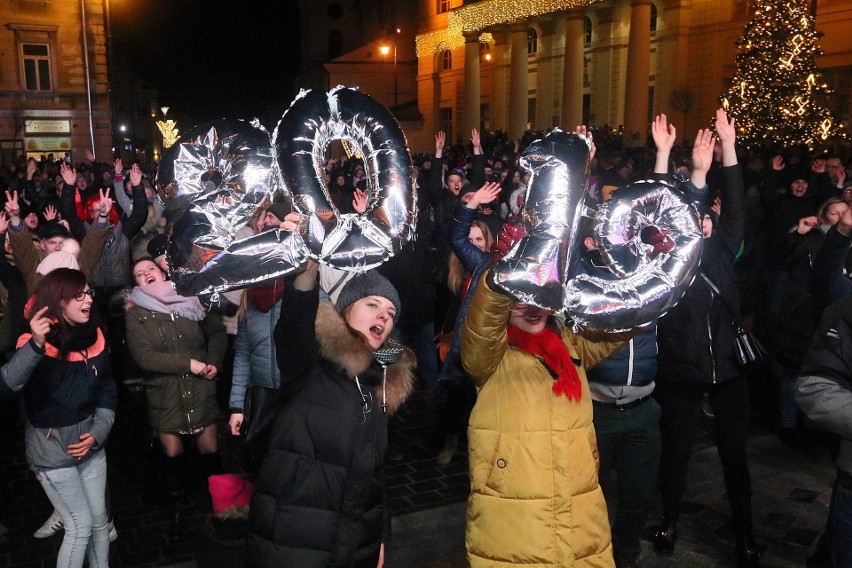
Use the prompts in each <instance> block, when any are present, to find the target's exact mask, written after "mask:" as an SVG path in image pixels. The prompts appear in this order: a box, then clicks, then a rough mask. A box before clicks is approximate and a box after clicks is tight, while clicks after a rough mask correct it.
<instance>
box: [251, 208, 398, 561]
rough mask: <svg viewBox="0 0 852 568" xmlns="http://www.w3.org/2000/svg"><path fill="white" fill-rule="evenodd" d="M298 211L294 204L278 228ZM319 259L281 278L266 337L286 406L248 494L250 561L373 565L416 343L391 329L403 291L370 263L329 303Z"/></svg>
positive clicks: (290, 224)
mask: <svg viewBox="0 0 852 568" xmlns="http://www.w3.org/2000/svg"><path fill="white" fill-rule="evenodd" d="M298 221H299V216H298V215H297V214H292V213H291V214H290V215H288V216H287V219H285V221H284V222H283V223H282V225H281V228H282V229H286V230H293V229H294V228H295V227H296V226H297V224H298ZM318 269H319V266H318V264H317V263H316V261H313V260H310V261H308V263H307V267H306V268H305V270H304V271H303V272H302V273H301V274H299V275H298V276H296V278H295V280H288V281H287V282H286V284H285V288H284V299H283V302H282V307H281V318H280V319H279V320H278V325H277V326H276V328H275V333H274V336H273V338H274V340H275V347H276V354H277V357H278V367H279V369H281V388H282V389H283V392H282V395H283V396H282V400H283V401H284V402H283V406H282V408H281V409H280V410H279V412H278V416H277V418H276V421H275V425H274V430H273V431H272V433H271V437H270V444H269V452H268V453H267V454H266V459H265V460H264V462H263V466H262V467H261V471H260V478H259V480H258V483H257V485H256V489H255V494H254V499H253V501H252V505H251V513H250V526H251V528H250V530H251V534H250V535H249V539H248V556H249V565H250V566H254V567H265V566H269V567H273V566H300V567H303V568H310V567H320V566H322V567H331V566H350V567H352V566H358V567H370V568H372V567H374V566H381V565H382V564H383V561H384V542H385V540H387V537H389V536H390V511H389V508H388V498H387V493H386V490H385V486H384V460H385V451H386V450H387V438H388V431H387V427H388V416H389V415H390V414H392V413H394V412H395V411H396V409H397V408H398V407H399V405H400V404H402V402H403V400H404V399H405V398H406V396H407V395H408V393H409V392H410V390H411V387H412V384H413V367H414V355H412V354H411V353H410V351H408V350H403V348H402V347H401V346H399V345H398V344H396V343H395V342H393V340H390V339H389V338H390V335H391V331H392V330H393V327H394V323H395V321H396V319H397V317H398V316H399V307H400V301H399V295H398V294H397V292H396V290H395V289H394V287H393V285H392V284H391V283H390V282H389V281H388V280H387V279H386V278H385V277H383V276H381V275H380V274H378V273H377V272H375V271H369V272H367V273H365V274H362V275H357V276H354V277H353V278H352V279H351V280H349V282H347V283H346V284H345V285H344V287H343V289H342V290H341V291H340V295H339V296H338V297H337V301H336V306H335V305H332V304H331V303H330V302H320V301H319V287H318V285H317V273H318Z"/></svg>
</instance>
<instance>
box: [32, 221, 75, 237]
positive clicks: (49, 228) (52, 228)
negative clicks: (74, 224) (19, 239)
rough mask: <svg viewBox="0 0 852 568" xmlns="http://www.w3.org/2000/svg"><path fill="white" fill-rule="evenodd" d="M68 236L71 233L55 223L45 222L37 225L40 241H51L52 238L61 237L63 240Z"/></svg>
mask: <svg viewBox="0 0 852 568" xmlns="http://www.w3.org/2000/svg"><path fill="white" fill-rule="evenodd" d="M70 236H71V233H69V232H68V229H66V228H65V226H64V225H60V224H59V223H57V222H56V221H45V222H44V223H40V224H39V227H38V238H40V239H42V240H44V239H52V238H53V237H62V238H63V239H67V238H68V237H70Z"/></svg>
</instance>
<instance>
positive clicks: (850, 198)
mask: <svg viewBox="0 0 852 568" xmlns="http://www.w3.org/2000/svg"><path fill="white" fill-rule="evenodd" d="M841 197H843V200H844V201H846V202H847V203H849V202H852V187H847V188H845V189H844V190H843V195H842V196H841Z"/></svg>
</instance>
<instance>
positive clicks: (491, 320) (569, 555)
mask: <svg viewBox="0 0 852 568" xmlns="http://www.w3.org/2000/svg"><path fill="white" fill-rule="evenodd" d="M511 301H512V300H511V298H510V297H509V296H506V295H503V294H499V293H497V292H495V291H494V290H492V289H491V288H490V287H489V285H488V284H487V282H486V280H483V281H481V282H480V283H479V286H478V287H477V289H476V292H475V293H474V298H473V301H472V304H471V306H470V311H469V312H468V315H467V319H466V320H465V324H464V327H463V329H462V346H461V357H462V363H463V365H464V368H465V371H467V373H468V374H469V375H470V377H471V379H472V380H473V382H474V384H475V385H476V386H477V388H478V391H479V392H478V395H477V399H476V404H475V405H474V407H473V411H472V412H471V415H470V423H469V427H468V454H469V462H470V486H471V487H470V497H469V499H468V508H467V534H466V545H467V558H468V561H469V563H470V565H471V567H472V568H478V567H481V566H509V565H513V566H517V565H529V566H613V557H612V547H611V544H610V528H609V520H608V518H607V509H606V502H605V501H604V497H603V493H602V492H601V488H600V485H599V484H598V468H599V467H600V462H599V458H598V447H597V440H596V438H595V430H594V427H593V426H592V398H591V394H590V392H589V385H588V382H587V380H586V373H585V370H584V369H585V368H586V367H591V366H594V365H595V364H597V363H599V362H600V361H602V360H603V359H605V358H606V357H607V356H608V355H609V354H610V353H612V352H613V351H615V350H616V349H617V348H618V347H620V346H621V345H623V343H622V342H620V341H619V342H600V343H597V342H593V341H590V340H588V339H586V338H584V337H582V336H579V335H576V334H574V333H572V332H571V331H570V330H569V329H567V328H566V329H563V330H562V340H563V342H564V344H565V346H566V348H567V349H568V352H569V353H570V355H571V358H572V359H573V360H574V362H575V365H576V369H577V372H578V374H579V376H580V380H581V383H582V394H581V398H580V400H579V401H575V400H571V399H568V398H566V397H564V396H556V395H555V394H554V393H553V390H552V387H553V382H554V380H553V377H552V376H551V374H550V372H549V371H548V369H547V368H546V367H545V366H544V365H543V364H542V363H541V362H540V360H539V359H538V358H537V357H536V356H535V355H532V354H530V353H527V352H526V351H522V350H520V349H517V348H515V347H511V346H510V345H509V343H508V339H507V331H506V328H507V324H508V319H509V305H510V303H511Z"/></svg>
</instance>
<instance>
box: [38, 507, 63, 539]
mask: <svg viewBox="0 0 852 568" xmlns="http://www.w3.org/2000/svg"><path fill="white" fill-rule="evenodd" d="M64 528H65V525H63V524H62V517H60V516H59V513H58V512H57V511H55V510H54V511H53V514H51V515H50V516H49V517H48V518H47V520H46V521H44V524H43V525H41V526H40V527H39V528H38V530H37V531H36V532H34V533H33V536H34V537H35V538H50V537H52V536H53V535H55V534H56V533H58V532H59V531H61V530H64Z"/></svg>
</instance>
